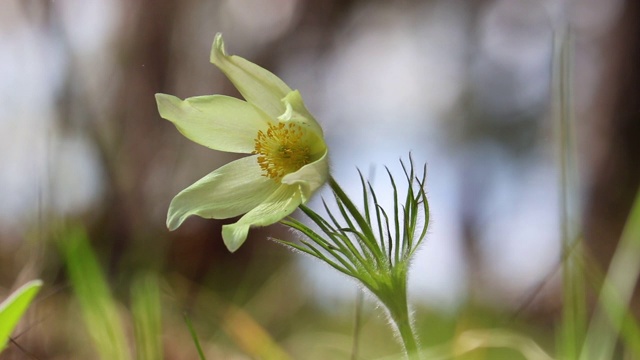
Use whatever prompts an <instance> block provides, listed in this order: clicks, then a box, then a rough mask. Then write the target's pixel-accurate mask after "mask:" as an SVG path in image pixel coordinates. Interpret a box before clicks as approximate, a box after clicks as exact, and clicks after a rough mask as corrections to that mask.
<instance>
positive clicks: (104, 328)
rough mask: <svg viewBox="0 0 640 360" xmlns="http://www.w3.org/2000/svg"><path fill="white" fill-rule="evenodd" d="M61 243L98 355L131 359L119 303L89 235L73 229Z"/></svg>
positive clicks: (124, 359)
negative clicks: (94, 251)
mask: <svg viewBox="0 0 640 360" xmlns="http://www.w3.org/2000/svg"><path fill="white" fill-rule="evenodd" d="M58 245H59V247H60V250H61V251H62V254H63V255H64V259H65V262H66V266H67V273H68V276H69V280H70V281H71V285H72V287H73V290H74V292H75V294H76V298H77V300H78V302H79V304H80V311H81V313H82V316H83V318H84V322H85V326H86V327H87V330H88V332H89V335H90V337H91V339H92V340H93V343H94V345H95V348H96V351H97V352H98V355H99V356H100V358H102V359H122V360H126V359H131V353H130V350H129V347H128V345H127V340H126V338H125V333H126V332H125V328H124V326H123V324H122V320H121V318H120V313H119V311H118V304H117V303H116V302H115V300H114V299H113V298H112V296H111V293H110V291H109V287H108V285H107V282H106V280H105V278H104V275H103V274H102V271H101V270H100V266H99V264H98V261H97V259H96V257H95V255H94V253H93V251H92V250H91V247H90V246H89V240H88V238H87V234H86V233H85V231H84V230H83V229H82V228H80V227H73V228H70V229H69V230H68V231H67V232H66V233H63V234H62V235H61V236H60V238H59V241H58Z"/></svg>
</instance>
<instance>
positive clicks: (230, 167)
mask: <svg viewBox="0 0 640 360" xmlns="http://www.w3.org/2000/svg"><path fill="white" fill-rule="evenodd" d="M280 186H282V185H281V184H279V183H277V182H276V181H273V180H272V179H270V178H267V177H265V176H263V175H262V169H260V166H259V165H258V162H257V156H255V155H254V156H247V157H244V158H241V159H239V160H236V161H233V162H231V163H229V164H226V165H224V166H222V167H220V168H218V169H217V170H215V171H213V172H212V173H210V174H209V175H207V176H205V177H203V178H202V179H200V180H198V181H196V182H195V183H194V184H193V185H191V186H189V187H188V188H186V189H184V190H182V191H181V192H180V193H179V194H178V195H176V197H174V198H173V200H172V201H171V204H170V205H169V212H168V214H167V227H168V228H169V230H175V229H176V228H178V227H179V226H180V224H182V222H183V221H184V220H185V219H186V218H187V217H189V216H191V215H198V216H200V217H203V218H214V219H226V218H230V217H234V216H238V215H240V214H243V213H246V212H247V211H250V210H251V209H253V208H255V207H256V206H259V205H260V204H262V203H263V202H265V201H266V200H268V198H269V197H270V196H271V195H272V194H273V193H274V192H275V191H276V190H278V188H279V187H280Z"/></svg>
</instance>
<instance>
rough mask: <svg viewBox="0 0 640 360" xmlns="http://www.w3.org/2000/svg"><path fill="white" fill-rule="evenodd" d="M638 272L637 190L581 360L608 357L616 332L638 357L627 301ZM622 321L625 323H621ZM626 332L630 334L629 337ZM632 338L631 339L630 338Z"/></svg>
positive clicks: (639, 350) (639, 208) (639, 226)
mask: <svg viewBox="0 0 640 360" xmlns="http://www.w3.org/2000/svg"><path fill="white" fill-rule="evenodd" d="M639 275H640V191H639V192H638V194H637V195H636V199H635V201H634V205H633V207H632V209H631V213H630V214H629V218H628V220H627V223H626V225H625V227H624V230H623V233H622V237H621V238H620V242H619V244H618V248H617V249H616V252H615V254H614V256H613V259H612V260H611V265H610V266H609V272H608V274H607V277H606V278H605V279H604V281H603V282H602V289H601V291H600V296H599V299H598V309H597V310H596V312H595V314H594V317H593V321H592V322H591V326H590V327H589V332H588V334H587V338H586V340H585V343H584V347H583V351H582V354H583V356H582V359H588V358H593V359H612V358H613V352H614V348H615V345H616V340H617V338H618V334H619V333H620V332H623V333H622V336H623V339H629V340H628V341H626V343H627V347H628V349H629V350H630V351H632V352H633V353H634V356H633V358H640V344H639V343H638V339H639V338H638V337H635V336H637V335H638V334H637V329H638V326H637V322H636V321H635V320H634V319H633V318H632V317H631V316H630V314H629V309H628V307H629V302H630V300H631V297H632V295H633V290H634V288H635V286H636V283H637V282H638V276H639ZM625 324H626V326H625ZM629 335H633V336H632V337H630V336H629ZM634 338H635V340H633V339H634Z"/></svg>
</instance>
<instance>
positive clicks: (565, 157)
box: [553, 25, 587, 360]
mask: <svg viewBox="0 0 640 360" xmlns="http://www.w3.org/2000/svg"><path fill="white" fill-rule="evenodd" d="M571 40H572V38H571V36H570V32H569V29H568V26H566V25H565V26H564V27H563V28H561V29H558V30H557V32H556V34H555V38H554V41H555V44H554V45H555V49H554V53H555V54H554V61H555V64H554V65H555V67H554V74H553V75H554V87H555V101H556V104H555V106H556V109H555V110H556V114H555V117H556V126H557V141H558V144H559V152H558V157H559V164H560V212H561V233H562V249H563V254H565V255H564V256H566V261H565V262H563V264H562V284H563V285H562V293H563V303H564V306H563V308H562V325H561V334H560V336H561V340H560V341H561V342H560V344H561V349H562V350H561V356H560V357H561V358H563V359H568V360H571V359H577V358H578V356H579V354H580V349H581V344H582V343H583V340H584V335H585V332H586V324H587V311H586V294H585V284H584V277H583V274H582V272H581V268H580V267H579V266H578V263H579V262H580V258H581V256H582V246H581V244H580V243H578V244H576V243H575V242H581V236H579V235H578V234H577V233H576V229H578V228H579V227H578V226H577V218H576V217H574V216H573V207H574V205H575V204H573V201H575V200H576V196H575V193H574V192H575V191H576V189H577V184H576V181H575V173H576V171H575V161H574V158H573V155H574V154H575V151H573V131H572V122H573V113H572V106H573V104H572V100H573V97H572V76H571V75H572V74H571V71H572V68H571V66H572V60H573V59H572V47H571Z"/></svg>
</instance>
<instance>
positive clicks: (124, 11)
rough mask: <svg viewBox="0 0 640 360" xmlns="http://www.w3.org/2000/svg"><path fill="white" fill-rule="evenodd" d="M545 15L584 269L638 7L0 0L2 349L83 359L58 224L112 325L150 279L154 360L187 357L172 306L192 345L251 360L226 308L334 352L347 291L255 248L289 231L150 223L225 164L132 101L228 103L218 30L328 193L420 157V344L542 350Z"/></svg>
mask: <svg viewBox="0 0 640 360" xmlns="http://www.w3.org/2000/svg"><path fill="white" fill-rule="evenodd" d="M567 25H569V26H570V28H571V36H570V39H571V41H572V50H573V52H572V62H571V72H572V86H573V96H572V99H571V101H572V106H573V119H574V122H573V125H574V128H573V136H574V137H575V139H576V141H575V143H574V144H573V145H574V149H573V150H574V154H575V162H574V163H573V164H572V165H573V166H574V167H575V168H576V169H577V173H576V174H577V176H576V178H575V181H573V182H572V187H571V194H572V197H571V199H572V201H571V203H570V207H569V208H570V214H571V216H570V222H571V227H572V229H575V231H576V234H579V236H583V237H584V239H585V241H586V244H587V245H588V248H589V252H590V253H591V254H592V256H593V258H594V259H596V261H597V262H598V263H599V264H600V265H601V266H602V267H603V268H605V267H606V265H607V264H608V262H609V261H610V259H611V256H612V254H613V251H614V250H615V248H616V242H617V239H618V238H619V236H620V233H621V231H622V226H623V225H624V222H625V220H626V218H627V215H628V212H629V209H630V206H631V202H632V200H633V197H634V195H635V193H636V191H637V189H638V185H639V184H640V145H639V144H640V122H639V121H638V116H640V112H639V108H638V104H639V103H638V100H637V99H638V95H640V94H639V92H638V87H639V86H640V70H639V69H638V67H637V64H638V63H640V4H639V3H638V2H635V1H631V0H627V1H624V0H610V1H598V0H574V1H559V0H558V1H555V0H539V1H524V0H476V1H465V0H425V1H419V0H402V1H401V0H398V1H375V0H322V1H320V0H211V1H207V0H181V1H178V0H162V1H157V0H155V1H152V0H136V1H125V0H120V1H118V0H50V1H42V0H3V1H2V2H1V3H0V169H1V170H0V299H1V298H4V296H5V295H8V294H9V292H10V291H11V290H12V289H15V288H16V287H17V286H19V285H21V284H22V283H24V282H25V281H27V280H29V279H32V278H42V279H43V280H44V282H45V288H44V289H43V290H42V291H41V293H40V296H39V298H38V300H37V301H36V302H35V304H34V306H33V309H32V310H31V311H30V312H29V314H28V316H27V317H26V318H25V320H24V321H23V324H21V328H20V329H21V332H20V334H21V335H20V336H19V337H17V338H16V339H15V340H16V342H17V343H18V344H19V345H20V346H21V347H22V348H19V347H18V346H17V345H15V344H14V345H13V346H12V347H11V348H10V349H9V350H8V351H7V352H6V353H4V354H3V355H2V356H0V357H2V358H4V357H3V356H6V357H7V358H9V359H11V358H16V359H22V358H29V356H34V357H35V358H39V359H54V358H55V359H57V358H60V359H63V358H65V359H66V358H87V357H90V356H91V354H92V351H93V350H92V347H91V344H90V343H89V342H87V341H88V340H87V339H86V337H87V336H86V334H84V331H83V328H84V326H85V325H84V323H83V321H82V320H81V319H80V318H79V315H78V314H75V313H74V311H73V309H74V306H75V305H74V304H76V303H75V302H74V301H75V300H74V299H73V295H72V290H71V288H70V285H69V281H68V280H67V276H66V273H65V270H64V261H63V259H62V256H61V255H60V253H59V251H58V248H57V247H56V245H55V244H53V241H52V238H54V237H55V233H57V232H59V231H58V229H59V228H60V226H61V224H66V225H68V224H74V225H78V224H81V225H82V226H83V227H85V228H86V229H87V233H88V238H89V239H90V240H91V246H92V247H93V249H94V251H95V252H96V254H97V256H98V258H99V261H100V263H101V265H102V269H103V271H104V272H105V274H106V276H107V279H108V281H109V284H110V286H111V291H112V292H113V293H114V296H115V297H116V299H118V301H119V303H120V304H122V313H123V317H125V318H126V316H127V310H126V308H127V301H128V295H127V294H128V291H129V286H130V279H131V277H132V276H133V275H135V274H137V273H139V272H141V271H151V272H153V273H156V274H158V275H159V277H160V279H161V289H162V292H161V294H162V314H163V325H164V326H163V329H164V330H163V337H162V339H163V344H164V348H165V358H167V359H193V358H196V356H197V355H196V352H195V347H194V346H193V342H192V340H191V338H190V337H189V333H188V329H187V327H186V326H185V325H184V321H183V319H182V318H181V314H182V313H183V312H185V311H187V312H189V313H190V314H191V319H192V321H194V325H195V328H196V329H197V330H198V331H199V333H200V337H201V341H202V342H203V344H204V348H205V350H206V353H207V354H208V358H211V359H216V358H229V359H236V358H239V359H243V358H251V357H253V356H252V355H251V351H250V350H247V348H246V346H244V345H243V343H242V341H239V340H238V338H237V336H234V335H233V332H230V331H228V327H225V323H224V321H225V320H221V318H222V319H224V317H221V316H220V313H221V310H220V309H226V307H227V306H231V305H233V306H237V307H238V308H241V309H243V311H245V312H246V315H247V317H248V318H249V319H252V324H253V325H254V326H258V327H260V328H262V329H263V330H264V331H265V332H266V333H267V334H269V336H270V337H272V338H273V339H274V341H275V343H277V344H278V346H280V347H282V349H284V351H285V352H287V353H288V354H290V355H291V356H292V357H293V358H301V359H304V358H310V359H311V358H318V359H322V358H349V356H351V354H352V343H353V338H354V335H353V314H354V306H355V303H356V294H357V293H358V291H359V289H358V287H357V286H356V285H355V283H354V282H352V281H351V280H349V279H345V278H344V277H342V276H340V275H338V274H337V273H335V272H334V270H333V269H331V268H329V267H328V266H326V264H321V263H318V262H316V261H314V260H312V259H310V258H308V257H305V256H303V255H300V254H296V253H293V252H291V251H289V250H287V249H285V248H283V247H281V246H280V245H278V244H276V243H275V242H272V241H268V240H267V238H268V237H269V236H275V237H280V238H295V236H294V235H293V234H292V233H290V232H288V231H287V230H286V229H284V227H281V226H279V225H276V226H271V227H268V228H264V229H255V230H252V231H251V233H250V238H249V239H248V241H247V242H246V243H245V245H244V246H243V247H242V248H241V249H240V250H239V251H238V252H236V253H234V254H230V253H229V252H228V251H227V250H226V249H225V247H224V245H223V243H222V239H221V235H220V230H221V226H222V225H223V224H225V223H228V222H233V221H235V220H234V219H230V220H225V221H216V220H204V219H200V218H190V219H189V220H187V221H186V222H185V223H184V224H183V225H182V226H181V227H180V228H179V229H178V230H176V231H174V232H168V230H166V227H165V219H166V211H167V208H168V205H169V202H170V201H171V199H172V198H173V196H175V195H176V194H177V193H178V192H179V191H180V190H182V189H183V188H185V187H187V186H188V185H190V184H191V183H193V182H194V181H196V180H197V179H199V178H201V177H202V176H204V175H206V174H207V173H209V172H210V171H212V170H214V169H215V168H217V167H219V166H221V165H222V164H224V163H227V162H229V161H230V160H232V159H234V158H235V157H236V155H233V154H226V153H220V152H215V151H211V150H209V149H206V148H204V147H202V146H199V145H197V144H195V143H192V142H190V141H189V140H187V139H186V138H184V137H183V136H182V135H180V133H179V132H178V131H177V130H176V129H175V128H174V126H173V125H172V124H171V123H169V122H168V121H165V120H163V119H161V118H160V117H159V115H158V113H157V108H156V104H155V100H154V94H155V93H158V92H163V93H169V94H173V95H176V96H179V97H181V98H185V97H190V96H197V95H207V94H227V95H231V96H237V97H239V96H240V95H239V94H238V92H237V91H236V90H235V89H234V87H233V86H232V85H231V83H230V82H229V81H228V80H227V79H226V78H225V77H224V75H223V74H222V73H221V72H220V71H219V70H218V69H217V68H215V67H214V66H213V65H212V64H210V63H209V52H210V49H211V43H212V41H213V37H214V35H215V33H216V32H222V33H223V35H224V37H225V42H226V44H227V51H228V52H229V53H230V54H236V55H240V56H242V57H244V58H246V59H248V60H250V61H252V62H255V63H257V64H259V65H261V66H263V67H265V68H267V69H269V70H271V71H273V72H274V73H275V74H277V75H278V76H280V77H281V78H282V79H283V80H284V81H285V82H286V83H287V84H289V85H290V86H291V87H292V88H294V89H299V90H300V91H301V93H302V95H303V97H304V99H305V102H306V104H307V106H308V108H309V109H310V111H311V112H312V113H313V114H314V115H315V117H316V118H317V119H318V121H319V122H320V123H321V125H322V126H323V127H324V130H325V135H326V140H327V143H328V145H329V147H330V156H331V167H332V172H333V175H334V177H335V178H336V179H337V180H338V182H340V183H341V184H343V186H344V187H345V188H346V189H347V191H348V192H350V193H354V194H358V193H359V192H358V191H359V179H358V177H357V169H358V168H359V169H361V170H362V171H363V173H364V174H365V176H369V177H371V178H372V179H373V180H374V182H375V183H376V187H377V188H380V189H384V186H386V183H385V181H386V180H385V177H384V176H383V175H384V166H388V167H389V168H390V169H391V171H392V173H394V174H396V175H398V176H400V175H401V172H400V171H401V168H400V164H399V159H400V158H403V159H405V160H406V159H407V158H408V156H409V154H410V153H411V154H412V157H413V159H414V161H415V162H416V164H418V165H420V166H421V165H422V164H423V163H426V164H427V171H428V177H427V185H426V188H427V191H428V196H429V200H430V206H431V211H432V213H431V219H432V223H431V224H430V232H429V235H428V238H427V240H426V242H425V245H423V248H422V250H421V252H420V253H419V254H418V256H417V257H416V259H415V261H414V265H413V268H412V272H411V274H410V286H409V292H410V296H411V299H412V300H411V301H412V305H413V307H414V309H415V313H416V314H415V315H416V326H417V329H418V332H419V336H420V337H421V339H422V341H423V344H424V345H437V344H442V343H446V341H448V340H449V339H451V338H452V337H453V336H454V335H455V334H456V333H457V332H459V331H461V329H467V328H474V327H482V326H501V327H508V328H517V329H518V330H519V331H522V332H525V333H527V334H528V335H529V336H531V337H533V338H534V339H535V340H536V341H537V342H538V343H539V344H540V345H541V346H542V347H543V348H544V349H545V350H548V351H551V350H552V349H553V332H552V331H551V330H552V329H553V326H554V324H555V323H556V322H557V320H558V314H559V311H560V307H561V296H560V290H561V286H560V276H559V271H558V270H559V266H560V265H559V264H560V261H561V230H560V228H561V223H560V219H561V214H560V198H561V194H560V188H559V184H560V180H559V179H560V172H559V165H560V164H559V161H558V152H559V146H558V131H557V127H558V125H557V119H556V118H555V117H554V116H555V115H554V111H553V110H554V101H555V99H556V96H555V95H554V83H553V81H552V74H553V69H554V61H555V59H554V46H556V44H557V42H558V39H559V38H558V34H560V33H561V31H560V30H562V29H563V28H564V27H565V26H567ZM387 189H388V188H387ZM381 191H382V192H383V190H381ZM323 195H325V196H327V195H328V193H327V192H326V191H323V192H321V194H320V195H318V197H317V198H316V199H314V201H312V203H311V207H312V208H314V207H318V206H319V205H320V202H319V198H320V197H321V196H323ZM386 195H387V201H390V196H391V194H390V193H389V192H387V193H386ZM212 299H213V300H212ZM364 303H365V306H364V310H363V320H362V324H361V328H360V333H359V335H358V336H357V337H358V338H360V340H361V341H360V345H359V347H360V349H359V354H360V355H361V357H362V358H367V359H368V358H378V357H383V356H390V355H393V354H397V353H398V352H399V351H400V347H399V345H398V344H397V343H396V342H395V341H394V339H393V336H392V333H391V331H390V330H389V329H388V328H387V327H386V320H385V317H384V314H383V313H382V312H381V311H380V309H378V308H376V306H375V302H374V301H373V300H372V299H371V298H368V297H365V301H364ZM635 309H636V310H637V306H636V308H635ZM509 354H511V355H509ZM496 356H499V355H496ZM504 356H506V357H505V358H510V359H511V358H513V357H509V356H513V354H512V353H507V354H506V355H504Z"/></svg>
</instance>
